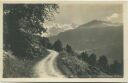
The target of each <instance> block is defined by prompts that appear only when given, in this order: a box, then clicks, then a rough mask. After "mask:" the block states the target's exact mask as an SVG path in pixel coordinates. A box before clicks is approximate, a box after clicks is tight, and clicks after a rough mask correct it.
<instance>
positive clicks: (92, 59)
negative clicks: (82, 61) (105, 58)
mask: <svg viewBox="0 0 128 83" xmlns="http://www.w3.org/2000/svg"><path fill="white" fill-rule="evenodd" d="M88 63H89V64H90V65H91V66H96V55H95V54H94V53H93V54H91V55H90V56H89V57H88Z"/></svg>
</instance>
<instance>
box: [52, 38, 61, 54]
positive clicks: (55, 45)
mask: <svg viewBox="0 0 128 83" xmlns="http://www.w3.org/2000/svg"><path fill="white" fill-rule="evenodd" d="M53 49H54V50H56V51H58V52H60V51H62V50H63V45H62V43H61V41H60V40H57V41H55V43H54V44H53Z"/></svg>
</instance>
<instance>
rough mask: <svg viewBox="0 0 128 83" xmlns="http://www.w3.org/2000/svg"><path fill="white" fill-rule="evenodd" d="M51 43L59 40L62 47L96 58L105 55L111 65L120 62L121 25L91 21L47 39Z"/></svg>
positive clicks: (121, 46)
mask: <svg viewBox="0 0 128 83" xmlns="http://www.w3.org/2000/svg"><path fill="white" fill-rule="evenodd" d="M49 39H50V41H51V42H54V41H55V40H57V39H60V40H61V41H62V43H63V44H64V45H66V44H70V45H71V46H72V48H73V49H74V50H76V51H82V50H88V51H89V52H92V51H93V52H95V53H96V54H97V56H101V55H105V56H107V57H108V58H109V60H110V61H109V62H110V63H111V62H112V61H113V60H119V61H120V62H121V61H122V56H123V25H121V24H117V23H109V22H105V21H99V20H93V21H91V22H88V23H86V24H83V25H81V26H79V27H78V28H76V29H73V30H69V31H65V32H62V33H60V34H58V35H57V36H53V37H50V38H49Z"/></svg>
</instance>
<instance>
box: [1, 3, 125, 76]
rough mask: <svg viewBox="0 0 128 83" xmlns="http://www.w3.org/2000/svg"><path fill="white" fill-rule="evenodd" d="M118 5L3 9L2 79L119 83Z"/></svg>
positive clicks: (121, 69)
mask: <svg viewBox="0 0 128 83" xmlns="http://www.w3.org/2000/svg"><path fill="white" fill-rule="evenodd" d="M123 24H124V23H123V4H105V3H104V4H101V3H96V4H87V3H83V4H80V3H70V4H69V3H40V4H30V3H29V4H28V3H27V4H26V3H22V4H16V3H13V4H9V3H4V4H3V78H123V77H124V60H123V57H124V56H123V55H124V53H123V51H124V50H123V29H124V28H123V26H124V25H123Z"/></svg>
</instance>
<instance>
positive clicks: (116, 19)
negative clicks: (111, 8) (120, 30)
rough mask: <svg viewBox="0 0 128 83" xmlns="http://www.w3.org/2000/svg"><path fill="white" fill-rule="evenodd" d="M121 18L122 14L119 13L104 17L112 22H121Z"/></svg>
mask: <svg viewBox="0 0 128 83" xmlns="http://www.w3.org/2000/svg"><path fill="white" fill-rule="evenodd" d="M121 19H122V18H121V15H120V14H118V13H113V14H112V15H110V16H107V17H105V18H104V20H105V21H109V22H112V23H121Z"/></svg>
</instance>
